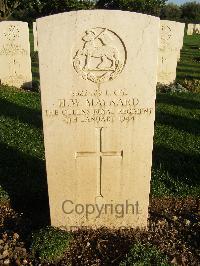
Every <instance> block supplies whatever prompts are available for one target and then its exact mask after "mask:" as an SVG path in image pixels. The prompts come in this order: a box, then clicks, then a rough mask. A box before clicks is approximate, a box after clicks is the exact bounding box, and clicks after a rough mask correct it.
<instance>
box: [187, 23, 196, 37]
mask: <svg viewBox="0 0 200 266" xmlns="http://www.w3.org/2000/svg"><path fill="white" fill-rule="evenodd" d="M194 26H195V25H194V24H188V28H187V35H192V34H193V33H194Z"/></svg>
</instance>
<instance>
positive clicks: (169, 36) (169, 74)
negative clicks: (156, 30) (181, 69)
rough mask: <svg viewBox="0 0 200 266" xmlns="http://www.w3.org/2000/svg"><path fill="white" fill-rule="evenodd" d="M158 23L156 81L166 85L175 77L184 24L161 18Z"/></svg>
mask: <svg viewBox="0 0 200 266" xmlns="http://www.w3.org/2000/svg"><path fill="white" fill-rule="evenodd" d="M160 24H161V27H160V47H159V65H158V82H159V83H161V84H166V85H167V84H170V83H173V82H174V81H175V79H176V67H177V61H178V60H179V59H180V50H181V48H182V46H183V37H184V27H185V24H183V23H179V22H175V21H168V20H161V21H160Z"/></svg>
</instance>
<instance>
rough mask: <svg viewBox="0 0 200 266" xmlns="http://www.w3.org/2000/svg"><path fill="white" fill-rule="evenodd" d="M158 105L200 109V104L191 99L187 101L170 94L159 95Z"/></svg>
mask: <svg viewBox="0 0 200 266" xmlns="http://www.w3.org/2000/svg"><path fill="white" fill-rule="evenodd" d="M157 103H164V104H170V105H174V106H181V107H183V108H186V109H200V102H199V101H196V100H193V99H192V100H191V99H188V98H187V99H185V98H184V97H181V96H175V95H170V94H158V95H157Z"/></svg>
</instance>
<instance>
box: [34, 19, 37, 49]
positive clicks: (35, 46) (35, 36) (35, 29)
mask: <svg viewBox="0 0 200 266" xmlns="http://www.w3.org/2000/svg"><path fill="white" fill-rule="evenodd" d="M33 37H34V51H35V52H37V51H38V38H37V26H36V22H33Z"/></svg>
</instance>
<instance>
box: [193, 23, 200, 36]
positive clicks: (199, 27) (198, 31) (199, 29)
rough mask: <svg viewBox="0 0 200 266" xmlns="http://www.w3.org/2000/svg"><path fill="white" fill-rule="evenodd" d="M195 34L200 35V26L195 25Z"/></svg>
mask: <svg viewBox="0 0 200 266" xmlns="http://www.w3.org/2000/svg"><path fill="white" fill-rule="evenodd" d="M194 33H195V34H200V24H195V25H194Z"/></svg>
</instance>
